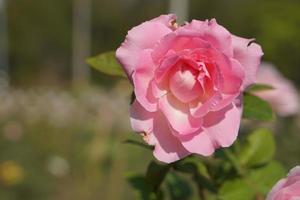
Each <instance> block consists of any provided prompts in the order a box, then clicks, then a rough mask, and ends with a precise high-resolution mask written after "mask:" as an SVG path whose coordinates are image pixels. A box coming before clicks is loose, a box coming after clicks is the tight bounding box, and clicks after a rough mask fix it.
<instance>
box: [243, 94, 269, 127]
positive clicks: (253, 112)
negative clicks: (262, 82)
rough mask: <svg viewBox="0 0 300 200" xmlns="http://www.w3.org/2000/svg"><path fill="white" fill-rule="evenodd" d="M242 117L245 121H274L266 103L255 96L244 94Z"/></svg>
mask: <svg viewBox="0 0 300 200" xmlns="http://www.w3.org/2000/svg"><path fill="white" fill-rule="evenodd" d="M243 117H244V118H247V119H256V120H262V121H268V120H273V119H274V114H273V111H272V109H271V107H270V105H269V104H268V103H267V102H266V101H264V100H262V99H260V98H259V97H257V96H254V95H251V94H249V93H245V95H244V111H243Z"/></svg>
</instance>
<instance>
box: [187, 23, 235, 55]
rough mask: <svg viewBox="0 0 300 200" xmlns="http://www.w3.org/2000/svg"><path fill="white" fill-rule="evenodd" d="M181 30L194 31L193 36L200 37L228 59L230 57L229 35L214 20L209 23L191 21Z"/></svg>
mask: <svg viewBox="0 0 300 200" xmlns="http://www.w3.org/2000/svg"><path fill="white" fill-rule="evenodd" d="M183 28H184V29H190V30H193V31H195V36H198V37H201V38H202V39H204V40H205V41H208V42H209V43H210V44H211V45H212V46H214V47H215V48H216V49H218V50H220V51H221V52H223V53H224V54H225V55H227V56H228V57H232V48H231V34H230V32H229V31H228V30H227V29H225V28H224V27H223V26H221V25H219V24H218V23H217V21H216V20H215V19H211V20H210V21H208V20H206V21H200V20H193V21H192V22H191V23H189V24H187V25H185V26H184V27H183Z"/></svg>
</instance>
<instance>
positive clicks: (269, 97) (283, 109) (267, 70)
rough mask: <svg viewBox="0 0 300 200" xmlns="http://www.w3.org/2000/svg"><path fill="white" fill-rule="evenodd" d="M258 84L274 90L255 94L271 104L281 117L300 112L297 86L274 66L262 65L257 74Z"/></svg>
mask: <svg viewBox="0 0 300 200" xmlns="http://www.w3.org/2000/svg"><path fill="white" fill-rule="evenodd" d="M257 83H262V84H267V85H270V86H272V87H273V88H274V89H270V90H264V91H256V92H254V94H255V95H257V96H259V97H260V98H262V99H264V100H266V101H267V102H269V103H270V105H271V106H272V108H273V110H274V111H275V112H276V113H277V114H278V115H279V116H289V115H293V114H296V113H298V112H299V96H298V92H297V90H296V88H295V86H294V85H293V83H292V82H291V81H290V80H287V79H286V78H285V77H284V76H283V75H282V74H280V72H278V71H277V70H276V68H275V67H274V66H273V65H272V64H269V63H262V65H261V66H260V69H259V71H258V74H257Z"/></svg>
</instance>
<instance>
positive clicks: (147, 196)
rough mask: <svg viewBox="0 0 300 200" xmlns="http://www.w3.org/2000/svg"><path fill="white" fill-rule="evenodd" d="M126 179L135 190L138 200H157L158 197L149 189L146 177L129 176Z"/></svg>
mask: <svg viewBox="0 0 300 200" xmlns="http://www.w3.org/2000/svg"><path fill="white" fill-rule="evenodd" d="M126 179H127V181H128V182H129V184H130V185H131V186H132V187H133V188H134V189H135V192H136V198H137V199H139V200H156V195H155V193H154V192H152V191H151V189H150V188H149V186H148V184H147V182H146V179H145V177H144V176H142V175H139V174H127V175H126Z"/></svg>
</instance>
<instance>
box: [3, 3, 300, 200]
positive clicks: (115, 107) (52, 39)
mask: <svg viewBox="0 0 300 200" xmlns="http://www.w3.org/2000/svg"><path fill="white" fill-rule="evenodd" d="M178 3H179V4H178ZM178 5H179V6H178ZM170 10H171V11H173V12H176V13H177V14H178V15H179V21H184V20H191V19H194V18H195V19H206V18H216V19H217V21H218V22H219V23H220V24H221V25H224V26H225V27H227V28H228V29H229V30H230V31H231V32H232V33H234V34H236V35H239V36H243V37H247V38H253V37H255V38H256V40H257V42H258V43H259V44H261V45H262V47H263V50H264V53H265V55H264V58H263V59H264V60H265V61H268V62H272V63H273V64H274V65H276V66H277V68H278V69H279V70H280V71H281V72H282V73H283V74H284V75H285V76H286V77H288V78H289V79H291V80H292V81H293V82H294V83H295V84H296V85H297V87H299V86H300V73H299V69H300V37H299V35H300V13H299V10H300V1H299V0H285V1H282V0H263V1H262V0H190V1H188V0H180V1H178V0H64V1H62V0H26V1H24V0H0V149H1V150H0V199H4V200H6V199H7V200H19V199H22V200H27V199H28V200H35V199H37V200H40V199H43V200H47V199H51V200H52V199H55V200H65V199H72V200H77V199H78V200H82V199H85V200H94V199H101V200H118V199H135V197H134V192H133V190H132V189H131V188H130V186H129V185H128V184H127V183H126V180H125V178H124V177H125V176H126V174H128V173H131V172H141V173H143V172H144V171H145V169H146V166H147V164H148V162H149V161H150V160H151V159H152V156H151V152H149V151H147V150H144V149H142V148H139V147H137V146H133V145H128V144H125V143H124V140H126V139H128V138H134V139H136V140H138V139H139V137H138V136H136V135H135V134H133V133H132V131H131V130H130V126H129V117H128V116H129V114H128V105H129V100H130V94H131V87H130V85H129V83H128V81H126V80H123V79H118V78H113V77H107V76H105V75H103V74H100V73H99V72H96V71H93V70H92V69H89V67H88V66H86V65H85V59H86V58H87V57H88V56H90V55H96V54H99V53H101V52H104V51H109V50H114V49H116V48H117V47H118V46H119V45H120V44H121V42H122V41H123V39H124V37H125V35H126V33H127V31H128V30H129V29H130V28H131V27H133V26H135V25H138V24H140V23H141V22H143V21H145V20H148V19H151V18H153V17H156V16H158V15H160V14H163V13H168V12H170ZM259 125H262V126H266V124H259ZM267 126H269V127H270V128H272V129H273V130H274V132H275V135H276V139H277V153H276V157H277V159H278V160H280V161H282V162H283V164H284V165H285V166H286V168H287V169H289V168H291V167H292V166H295V165H297V164H299V163H300V148H299V142H300V133H299V129H300V117H299V116H293V117H289V118H285V119H283V118H278V121H277V123H272V124H267Z"/></svg>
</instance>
